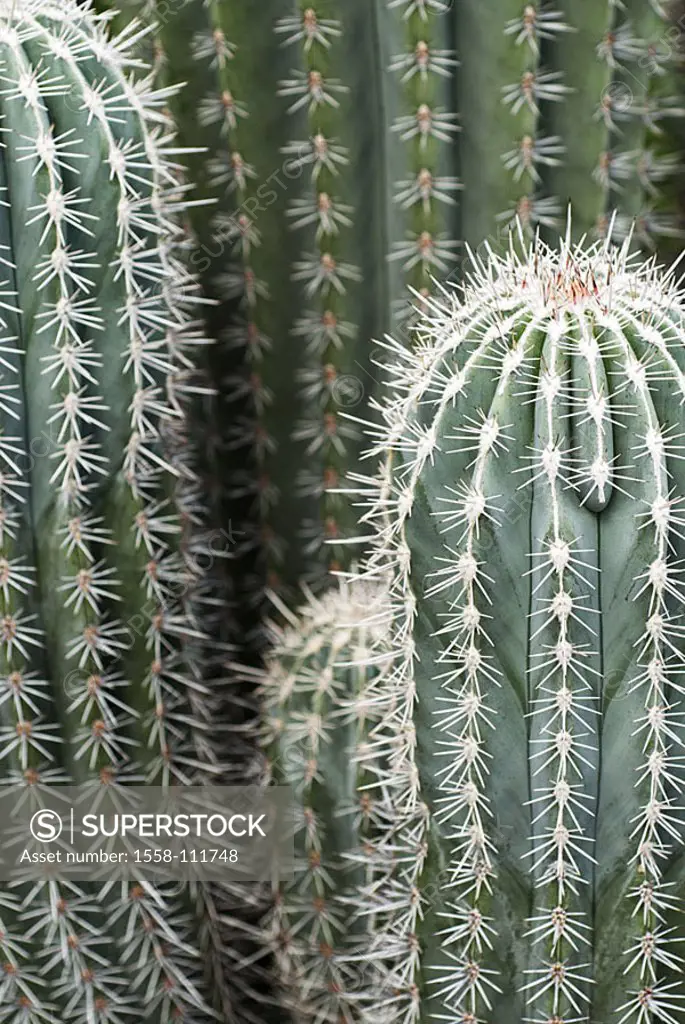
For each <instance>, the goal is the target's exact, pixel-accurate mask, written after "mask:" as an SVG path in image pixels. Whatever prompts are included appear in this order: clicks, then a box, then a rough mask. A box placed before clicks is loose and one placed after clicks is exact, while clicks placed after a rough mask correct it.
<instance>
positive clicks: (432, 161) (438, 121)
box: [387, 0, 461, 321]
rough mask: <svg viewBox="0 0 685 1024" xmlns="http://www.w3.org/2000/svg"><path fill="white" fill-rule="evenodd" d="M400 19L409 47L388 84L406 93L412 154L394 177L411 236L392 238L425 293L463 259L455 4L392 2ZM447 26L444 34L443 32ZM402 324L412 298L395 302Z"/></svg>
mask: <svg viewBox="0 0 685 1024" xmlns="http://www.w3.org/2000/svg"><path fill="white" fill-rule="evenodd" d="M387 7H388V10H389V11H390V12H391V17H392V18H393V19H394V20H395V21H396V22H397V24H396V26H394V27H395V29H396V32H395V33H394V34H396V35H397V36H399V38H400V39H401V40H402V42H403V43H404V44H405V46H406V51H405V52H402V53H398V54H393V55H392V60H391V62H390V65H389V67H388V73H389V75H390V76H391V78H392V81H391V83H390V84H389V88H391V89H394V90H396V91H398V92H399V93H400V94H401V102H400V109H401V110H402V113H400V114H398V116H397V117H396V118H395V120H394V122H393V124H392V131H393V132H394V133H395V134H396V136H397V138H398V140H399V143H400V144H401V146H402V147H403V149H404V151H405V154H406V157H405V166H406V172H407V177H405V178H403V179H401V180H395V181H394V182H393V186H394V187H393V196H392V198H393V201H394V202H395V203H396V204H397V205H398V206H399V208H400V210H401V211H402V213H403V217H404V219H405V221H406V225H405V235H404V238H403V239H402V240H398V241H395V242H394V243H393V249H392V251H391V252H390V254H389V258H390V259H391V260H393V261H395V260H396V261H399V264H400V268H401V270H402V273H403V275H404V282H403V284H404V285H405V287H406V286H407V285H408V286H409V287H410V288H412V290H413V292H414V293H416V294H417V295H418V296H420V297H422V298H426V297H427V296H428V295H430V293H431V291H432V290H433V279H434V277H436V276H438V277H440V276H446V275H447V274H448V273H449V272H450V271H451V270H452V269H453V264H454V261H455V259H456V254H455V250H456V248H457V245H458V243H457V242H456V241H455V240H454V231H455V225H454V223H453V220H454V208H455V206H456V199H455V196H454V193H455V192H457V191H458V190H459V189H460V187H461V186H460V183H459V180H458V179H457V178H456V177H455V176H454V175H452V174H446V173H445V168H448V169H449V167H450V163H451V161H450V159H449V154H450V150H451V147H453V146H454V144H455V133H456V132H457V131H458V130H459V126H458V124H457V116H456V114H454V113H453V112H452V111H451V110H450V109H449V100H450V87H451V86H452V85H453V76H454V67H455V66H456V63H457V62H456V59H455V55H454V51H453V50H451V49H447V48H443V47H442V45H441V44H442V42H443V41H444V38H445V36H446V35H448V33H447V32H446V31H445V30H446V29H447V27H448V25H449V21H448V19H447V17H446V13H447V10H448V7H447V5H446V4H444V3H442V2H437V0H436V2H433V3H426V4H418V5H417V4H415V3H413V2H411V0H388V2H387ZM440 30H442V31H440ZM396 306H397V309H396V313H397V315H398V318H399V320H400V321H402V319H406V317H407V316H411V315H412V312H413V310H412V305H411V303H410V302H409V301H407V300H406V299H399V300H397V302H396Z"/></svg>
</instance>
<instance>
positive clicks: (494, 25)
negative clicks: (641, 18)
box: [455, 0, 569, 247]
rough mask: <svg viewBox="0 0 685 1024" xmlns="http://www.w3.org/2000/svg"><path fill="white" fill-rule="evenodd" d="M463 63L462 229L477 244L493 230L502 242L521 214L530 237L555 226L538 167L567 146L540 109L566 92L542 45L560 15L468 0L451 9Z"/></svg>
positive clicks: (555, 213) (559, 25)
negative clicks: (467, 189)
mask: <svg viewBox="0 0 685 1024" xmlns="http://www.w3.org/2000/svg"><path fill="white" fill-rule="evenodd" d="M455 15H456V30H457V40H458V42H459V46H460V53H461V55H462V56H461V61H462V68H461V71H460V73H459V85H460V89H461V93H462V96H463V99H462V111H463V114H462V121H463V125H464V131H465V132H468V135H469V139H471V140H472V141H471V142H470V144H469V145H468V146H466V147H465V148H464V174H465V176H466V177H467V179H468V180H471V179H472V180H473V182H474V186H473V187H474V196H473V202H469V203H468V204H467V205H465V209H464V212H463V234H464V237H465V239H466V240H467V241H468V243H469V244H470V245H471V246H472V247H475V246H476V245H478V244H479V243H480V242H481V241H482V240H484V239H489V240H490V244H492V245H494V244H496V238H495V237H494V236H495V233H497V234H499V236H500V238H501V239H502V240H503V243H504V244H506V238H507V236H508V232H509V229H510V227H511V225H512V224H513V222H514V220H515V219H516V218H518V220H519V223H520V224H521V225H522V227H523V229H524V231H525V233H526V234H527V235H528V236H529V235H530V233H531V232H533V231H535V229H536V227H537V226H539V225H543V226H547V227H555V226H557V225H558V223H559V217H560V214H562V213H563V207H562V204H561V203H560V202H559V198H558V197H557V196H556V195H554V193H552V194H551V195H548V194H547V193H546V192H545V190H544V189H543V188H542V187H541V183H542V177H541V172H542V171H543V170H544V168H545V167H553V166H557V165H560V164H563V163H564V162H565V157H564V153H565V145H564V142H563V141H562V139H561V138H560V137H559V135H558V134H549V133H548V132H547V127H546V120H545V119H544V118H543V117H542V113H543V112H544V111H546V110H547V109H548V106H555V105H557V104H559V103H562V102H563V101H564V99H565V97H566V96H567V94H568V92H569V87H568V85H567V84H566V79H565V75H564V72H563V71H561V70H556V69H555V68H550V67H547V66H546V64H545V62H544V59H543V56H542V54H543V50H545V51H546V50H548V49H549V48H550V46H551V45H553V43H554V41H555V40H556V39H557V38H559V37H561V36H562V35H564V34H565V33H568V32H569V25H568V22H567V20H566V19H565V18H564V16H563V14H562V13H561V12H560V11H558V10H556V9H552V8H549V7H547V6H546V5H542V4H538V3H532V4H525V5H522V4H520V3H518V2H517V0H513V2H508V3H505V4H500V5H497V7H496V9H495V8H492V9H488V10H487V12H486V11H485V9H484V8H482V6H479V5H478V4H477V3H470V2H468V3H465V4H461V5H459V6H458V8H457V9H456V12H455Z"/></svg>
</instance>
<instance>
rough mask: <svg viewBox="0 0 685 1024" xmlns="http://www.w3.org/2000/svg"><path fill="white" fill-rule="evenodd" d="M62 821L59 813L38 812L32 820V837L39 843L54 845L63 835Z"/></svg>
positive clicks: (30, 825)
mask: <svg viewBox="0 0 685 1024" xmlns="http://www.w3.org/2000/svg"><path fill="white" fill-rule="evenodd" d="M62 827H63V825H62V819H61V818H60V816H59V814H58V813H57V811H36V813H35V814H34V815H33V817H32V818H31V822H30V824H29V828H30V829H31V835H32V836H33V838H34V839H37V840H38V842H39V843H53V842H54V841H55V839H58V838H59V836H60V835H61V833H62Z"/></svg>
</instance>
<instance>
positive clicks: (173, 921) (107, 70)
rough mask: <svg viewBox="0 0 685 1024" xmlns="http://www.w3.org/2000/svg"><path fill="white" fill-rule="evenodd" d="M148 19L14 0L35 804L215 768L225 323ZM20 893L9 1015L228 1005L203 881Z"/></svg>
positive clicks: (12, 627)
mask: <svg viewBox="0 0 685 1024" xmlns="http://www.w3.org/2000/svg"><path fill="white" fill-rule="evenodd" d="M135 39H136V31H134V30H131V31H129V32H128V33H125V34H124V36H123V37H122V38H120V39H119V41H118V42H117V43H116V44H110V43H109V42H108V41H107V40H106V38H105V35H104V32H103V31H102V28H101V27H100V25H98V23H97V22H96V21H95V20H94V19H93V17H92V15H91V14H89V12H88V10H87V9H85V10H84V9H83V7H79V6H78V5H77V4H76V3H74V2H71V0H64V2H62V3H60V4H53V3H50V2H48V3H46V2H40V3H39V2H34V0H15V2H12V3H3V4H1V5H0V49H1V50H2V62H3V68H4V71H3V82H2V89H1V90H0V94H1V95H0V103H1V104H2V108H3V117H4V120H5V124H6V126H7V129H8V130H7V131H6V133H5V137H4V139H3V148H2V152H1V154H0V177H1V179H2V180H1V184H2V188H3V190H4V194H5V202H4V206H3V214H2V217H1V218H0V236H1V242H2V245H3V252H4V259H3V274H4V281H3V285H2V291H3V308H2V319H1V321H0V332H1V341H2V350H3V357H2V362H3V372H4V373H5V374H6V376H7V377H8V378H12V379H8V381H7V383H6V384H4V385H3V391H2V395H3V397H2V420H3V422H2V440H1V443H0V448H1V450H2V458H3V467H2V478H1V485H0V489H1V491H2V508H1V510H0V511H1V512H2V530H1V535H0V536H1V539H0V543H1V545H2V548H1V551H0V559H2V562H1V564H2V567H3V575H2V596H1V601H2V634H1V644H2V653H1V655H0V657H1V659H2V665H3V675H4V684H3V695H2V712H1V713H2V731H1V733H0V757H1V758H2V761H3V763H4V765H5V768H6V775H5V779H6V781H12V782H14V783H15V784H18V785H23V786H24V787H25V789H26V799H27V800H28V801H29V802H32V803H35V804H36V806H39V805H40V793H41V790H42V787H43V786H44V785H48V784H54V783H60V782H62V783H64V782H66V781H72V782H79V783H83V784H85V785H88V786H90V787H91V788H92V790H93V794H94V798H95V797H96V796H97V792H98V790H99V788H100V787H101V786H111V785H121V784H123V783H125V782H126V781H128V782H133V781H139V782H146V783H154V784H157V785H160V786H168V785H170V784H172V783H174V782H181V783H183V782H189V781H192V780H197V781H200V780H202V779H204V778H205V777H206V772H211V771H213V770H214V769H215V768H216V765H217V760H216V754H215V752H214V751H213V749H212V744H211V743H209V742H208V741H207V738H206V735H207V734H206V713H205V711H203V709H202V707H201V704H200V702H199V701H198V700H197V695H199V694H202V695H204V696H206V694H204V689H203V684H202V678H201V677H202V668H203V666H204V662H203V660H202V659H203V649H204V648H203V645H204V637H203V635H202V632H201V630H199V629H198V628H197V626H196V622H195V620H194V615H195V613H196V611H197V605H196V604H195V594H196V590H195V588H196V585H197V583H198V579H197V576H198V573H199V569H198V567H197V565H196V563H195V562H194V560H193V555H200V554H202V553H205V554H206V551H205V550H204V549H203V547H202V544H199V546H196V545H197V537H198V533H199V531H198V532H196V527H197V526H198V524H199V523H200V522H201V520H202V513H203V510H202V504H201V502H199V501H198V497H197V492H196V490H195V489H194V488H195V484H196V478H195V474H194V471H193V468H192V463H193V455H194V452H193V446H192V444H190V443H189V442H188V439H187V437H186V436H185V433H184V432H185V420H186V414H187V408H188V404H189V402H190V400H191V396H192V395H193V394H195V393H196V392H197V390H198V389H199V390H202V385H201V384H200V383H198V382H197V381H196V379H195V378H196V374H195V370H194V362H193V358H192V356H193V349H194V348H195V347H196V346H197V345H199V344H202V343H203V339H202V337H201V335H200V334H199V333H198V332H197V331H196V330H195V328H194V325H193V323H192V321H191V320H190V315H191V308H192V306H193V305H194V303H195V299H194V295H195V290H196V285H195V283H194V282H193V280H192V279H191V277H190V276H189V274H188V273H187V271H186V269H185V268H184V266H183V263H182V260H181V249H180V247H179V238H180V228H179V215H180V213H181V212H182V207H183V203H182V194H183V190H182V188H181V186H180V184H179V182H178V179H177V167H176V165H175V162H174V160H175V155H174V154H175V149H174V142H173V136H172V133H171V130H170V126H169V125H168V121H167V118H166V117H165V115H164V113H163V109H162V108H163V107H164V105H165V104H166V102H167V100H168V98H169V92H168V91H166V90H153V89H152V88H151V84H150V82H149V81H147V82H146V81H142V82H141V83H140V84H139V85H137V86H134V85H133V84H132V83H131V82H130V81H129V80H128V77H127V71H128V69H129V57H128V55H127V50H126V46H127V45H132V44H133V42H135ZM180 441H183V443H184V450H183V451H181V450H180V449H179V448H178V447H177V446H178V445H179V442H180ZM46 443H47V451H45V445H46ZM189 647H193V650H194V653H195V655H197V656H198V658H199V661H198V662H197V664H196V665H195V666H190V665H189V664H188V660H187V657H188V650H189ZM207 710H209V707H208V709H207ZM203 734H204V735H203ZM18 896H19V900H18V901H17V902H16V904H15V903H13V901H12V900H9V901H8V903H9V906H10V915H11V920H10V921H9V922H8V930H7V931H4V930H3V932H2V937H1V939H0V942H1V943H2V948H3V959H4V960H5V962H6V964H7V969H6V970H5V971H4V972H3V979H2V982H1V983H0V992H1V995H0V1000H1V1002H2V1006H3V1010H4V1012H5V1014H6V1015H7V1016H8V1019H11V1020H13V1021H14V1020H17V1021H18V1020H23V1021H27V1022H30V1024H34V1022H38V1021H39V1020H40V1021H45V1020H52V1019H66V1020H81V1019H83V1020H92V1019H95V1017H98V1019H102V1020H105V1019H114V1016H115V1015H116V1014H117V1013H119V1012H130V1013H133V1014H136V1015H138V1016H145V1017H147V1019H150V1020H155V1021H158V1022H160V1024H162V1022H166V1021H171V1020H172V1019H178V1018H179V1017H185V1016H188V1014H192V1013H196V1012H199V1013H204V1012H208V1009H209V1003H208V1000H207V998H206V990H205V988H204V982H203V977H202V975H203V971H202V965H201V962H200V957H199V949H198V948H197V932H196V930H195V928H196V922H193V920H192V915H187V914H186V912H185V908H184V906H183V898H182V897H181V898H179V897H178V896H174V895H173V894H167V893H166V890H165V888H164V887H155V886H153V885H151V884H150V883H149V882H146V881H140V882H138V881H134V882H125V883H122V884H121V885H120V886H119V887H118V889H117V891H116V893H113V891H111V890H110V892H109V895H108V897H107V899H102V898H101V897H102V893H101V892H100V890H99V888H98V886H97V885H95V884H93V885H92V886H90V887H89V886H88V885H83V886H78V885H76V884H69V885H67V884H66V883H62V882H60V881H59V880H56V879H55V880H52V881H50V880H46V881H45V882H43V883H40V882H37V883H35V884H34V885H33V886H32V887H31V889H30V893H29V894H28V896H27V893H26V891H24V890H19V891H18ZM164 919H166V920H164ZM37 961H38V962H39V963H40V964H41V966H40V968H39V970H37V969H36V962H37ZM46 985H49V992H46V990H45V986H46Z"/></svg>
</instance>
